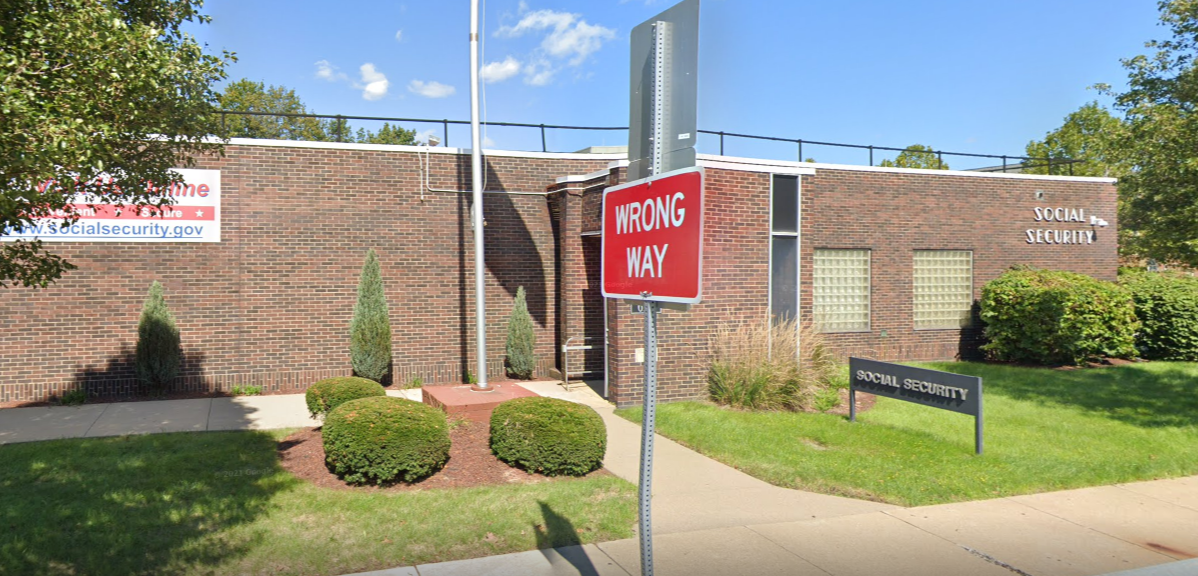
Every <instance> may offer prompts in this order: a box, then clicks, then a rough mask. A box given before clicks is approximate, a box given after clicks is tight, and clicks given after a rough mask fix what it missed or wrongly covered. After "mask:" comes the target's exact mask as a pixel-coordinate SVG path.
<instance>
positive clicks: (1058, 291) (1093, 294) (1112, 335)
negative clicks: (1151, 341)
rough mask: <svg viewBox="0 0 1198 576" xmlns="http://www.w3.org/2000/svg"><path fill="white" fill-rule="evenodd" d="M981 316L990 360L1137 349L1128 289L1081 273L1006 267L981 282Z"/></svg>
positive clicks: (1056, 358)
mask: <svg viewBox="0 0 1198 576" xmlns="http://www.w3.org/2000/svg"><path fill="white" fill-rule="evenodd" d="M980 316H981V319H982V321H983V322H984V323H985V325H986V328H985V337H986V340H987V343H986V344H984V345H982V351H983V352H985V353H986V355H987V356H988V357H989V358H991V359H993V360H1000V361H1009V362H1028V363H1033V364H1050V365H1051V364H1081V363H1083V362H1086V361H1090V360H1099V359H1102V358H1130V357H1132V356H1134V355H1135V352H1136V350H1135V346H1134V342H1135V333H1136V330H1137V329H1138V328H1139V322H1138V321H1137V320H1136V316H1135V308H1134V305H1133V304H1132V299H1131V294H1130V293H1129V292H1128V291H1127V290H1126V289H1124V288H1123V287H1121V286H1119V285H1118V284H1115V283H1113V282H1104V281H1101V280H1096V279H1094V278H1091V277H1089V276H1085V275H1082V274H1075V273H1072V272H1059V271H1052V270H1031V269H1012V270H1008V271H1007V272H1005V273H1003V274H1002V275H1001V276H999V277H998V278H995V279H994V280H991V281H990V282H989V283H987V284H986V286H985V287H983V288H982V299H981V312H980Z"/></svg>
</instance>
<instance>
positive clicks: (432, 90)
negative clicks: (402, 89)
mask: <svg viewBox="0 0 1198 576" xmlns="http://www.w3.org/2000/svg"><path fill="white" fill-rule="evenodd" d="M408 92H411V93H413V94H419V95H421V96H424V97H425V98H445V97H446V96H452V95H453V93H454V92H457V89H456V88H454V87H453V86H448V85H446V84H442V83H440V82H436V81H430V82H424V81H422V80H413V81H411V82H409V83H408Z"/></svg>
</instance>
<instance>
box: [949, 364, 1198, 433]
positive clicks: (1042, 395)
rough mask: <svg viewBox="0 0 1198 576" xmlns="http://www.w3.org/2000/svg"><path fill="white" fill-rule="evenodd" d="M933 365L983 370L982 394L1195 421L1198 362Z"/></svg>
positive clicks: (1161, 423)
mask: <svg viewBox="0 0 1198 576" xmlns="http://www.w3.org/2000/svg"><path fill="white" fill-rule="evenodd" d="M935 367H936V369H938V370H947V371H949V372H960V373H963V374H972V375H976V376H981V377H982V381H983V387H984V388H983V389H984V390H985V392H986V394H997V395H1000V396H1005V397H1008V398H1012V399H1015V400H1027V401H1032V402H1039V403H1045V404H1056V405H1064V406H1076V407H1079V408H1082V409H1085V410H1089V411H1093V412H1098V413H1101V414H1102V415H1104V416H1107V417H1109V418H1112V419H1114V420H1119V421H1121V422H1126V423H1128V424H1131V425H1134V426H1139V427H1141V428H1161V427H1171V426H1191V425H1194V424H1198V364H1192V363H1189V364H1187V363H1169V362H1151V363H1144V364H1133V365H1128V366H1117V367H1109V368H1094V369H1078V370H1054V369H1048V368H1020V367H1014V366H1004V365H994V364H951V363H937V364H936V366H935Z"/></svg>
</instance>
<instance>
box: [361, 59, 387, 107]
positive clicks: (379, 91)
mask: <svg viewBox="0 0 1198 576" xmlns="http://www.w3.org/2000/svg"><path fill="white" fill-rule="evenodd" d="M359 70H360V71H361V72H362V84H363V85H361V86H358V88H361V89H362V98H365V99H366V100H378V99H379V98H382V97H383V96H386V95H387V88H388V87H389V86H391V82H390V81H389V80H387V77H386V76H385V75H384V74H383V73H382V72H379V71H378V70H375V69H374V64H371V63H370V62H367V63H365V64H363V65H362V67H361V68H359Z"/></svg>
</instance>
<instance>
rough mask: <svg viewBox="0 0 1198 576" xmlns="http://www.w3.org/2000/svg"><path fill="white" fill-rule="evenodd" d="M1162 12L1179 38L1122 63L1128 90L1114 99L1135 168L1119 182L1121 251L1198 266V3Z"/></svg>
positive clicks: (1177, 3) (1173, 3)
mask: <svg viewBox="0 0 1198 576" xmlns="http://www.w3.org/2000/svg"><path fill="white" fill-rule="evenodd" d="M1158 6H1159V8H1160V12H1161V22H1162V24H1164V25H1165V26H1166V27H1168V28H1169V29H1170V31H1171V32H1172V37H1171V38H1170V39H1168V40H1162V41H1153V42H1149V43H1148V44H1147V47H1148V48H1149V49H1153V50H1155V54H1152V55H1139V56H1136V57H1134V58H1129V59H1126V60H1123V66H1124V68H1126V69H1127V71H1128V89H1127V91H1126V92H1123V93H1117V94H1114V95H1115V106H1116V108H1117V109H1118V110H1121V111H1123V112H1124V113H1125V115H1126V124H1127V129H1126V131H1125V132H1124V133H1122V134H1121V135H1120V138H1119V139H1118V141H1117V142H1118V144H1117V145H1118V146H1119V147H1121V148H1122V149H1124V150H1125V151H1126V154H1127V159H1126V162H1127V164H1128V166H1130V171H1129V173H1128V174H1126V175H1125V176H1124V177H1123V178H1122V179H1121V180H1120V183H1119V193H1120V197H1121V198H1120V226H1121V228H1123V230H1124V231H1125V233H1124V234H1123V235H1122V239H1121V249H1123V250H1124V252H1126V253H1132V254H1137V255H1140V256H1143V257H1150V258H1155V259H1157V260H1163V261H1169V262H1181V263H1185V264H1188V265H1190V266H1198V154H1196V153H1195V151H1196V150H1198V63H1196V62H1195V57H1196V56H1198V2H1196V1H1194V0H1165V1H1162V2H1160V3H1159V4H1158Z"/></svg>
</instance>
